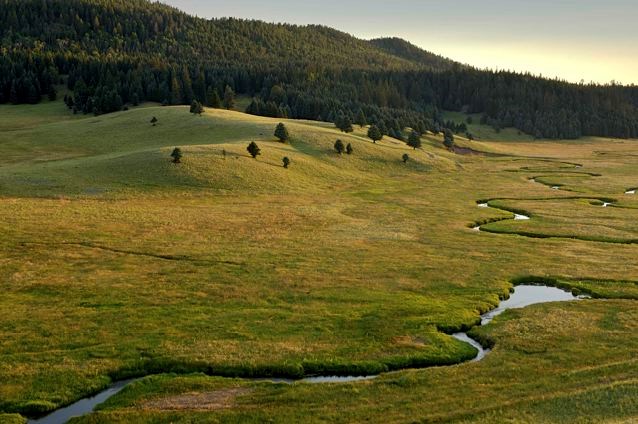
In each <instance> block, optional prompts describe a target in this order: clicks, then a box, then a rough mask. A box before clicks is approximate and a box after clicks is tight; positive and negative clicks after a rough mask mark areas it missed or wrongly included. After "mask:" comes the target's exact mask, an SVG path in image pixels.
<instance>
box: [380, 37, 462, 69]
mask: <svg viewBox="0 0 638 424" xmlns="http://www.w3.org/2000/svg"><path fill="white" fill-rule="evenodd" d="M370 44H372V45H373V46H376V47H377V48H379V49H381V50H383V51H384V52H386V53H389V54H391V55H393V56H396V57H400V58H403V59H406V60H408V61H410V62H412V63H417V64H419V65H423V66H425V67H427V68H429V69H438V70H448V69H450V68H451V67H452V65H453V64H454V62H452V61H451V60H450V59H447V58H445V57H443V56H439V55H436V54H434V53H431V52H427V51H425V50H423V49H421V48H419V47H417V46H415V45H414V44H412V43H410V42H408V41H405V40H403V39H401V38H397V37H391V38H375V39H373V40H370Z"/></svg>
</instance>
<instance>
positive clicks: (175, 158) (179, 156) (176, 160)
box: [171, 147, 182, 163]
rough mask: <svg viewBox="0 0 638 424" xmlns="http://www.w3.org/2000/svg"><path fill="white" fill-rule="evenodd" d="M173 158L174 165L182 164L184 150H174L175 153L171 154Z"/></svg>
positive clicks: (177, 148)
mask: <svg viewBox="0 0 638 424" xmlns="http://www.w3.org/2000/svg"><path fill="white" fill-rule="evenodd" d="M171 157H172V158H173V163H181V162H182V149H180V148H179V147H176V148H174V149H173V153H171Z"/></svg>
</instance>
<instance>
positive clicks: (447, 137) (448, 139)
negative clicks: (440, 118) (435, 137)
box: [443, 128, 454, 150]
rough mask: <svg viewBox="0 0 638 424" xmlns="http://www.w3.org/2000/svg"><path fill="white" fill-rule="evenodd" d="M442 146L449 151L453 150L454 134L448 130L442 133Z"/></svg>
mask: <svg viewBox="0 0 638 424" xmlns="http://www.w3.org/2000/svg"><path fill="white" fill-rule="evenodd" d="M443 145H444V146H445V147H447V148H448V149H449V150H452V149H453V148H454V133H453V132H452V130H450V129H449V128H446V129H445V131H444V138H443Z"/></svg>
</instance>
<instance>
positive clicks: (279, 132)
mask: <svg viewBox="0 0 638 424" xmlns="http://www.w3.org/2000/svg"><path fill="white" fill-rule="evenodd" d="M275 137H277V138H278V139H279V141H281V142H282V143H285V142H286V141H288V140H289V139H290V134H289V133H288V128H286V126H285V125H284V124H283V123H281V122H280V123H279V124H278V125H277V128H275Z"/></svg>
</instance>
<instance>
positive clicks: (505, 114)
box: [0, 0, 638, 138]
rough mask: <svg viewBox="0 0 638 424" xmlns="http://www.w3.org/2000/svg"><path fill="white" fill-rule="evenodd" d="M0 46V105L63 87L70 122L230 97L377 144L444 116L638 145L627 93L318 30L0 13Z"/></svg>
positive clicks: (65, 10) (34, 2)
mask: <svg viewBox="0 0 638 424" xmlns="http://www.w3.org/2000/svg"><path fill="white" fill-rule="evenodd" d="M0 40H1V43H2V44H1V48H2V52H3V54H2V55H1V56H0V71H1V73H0V103H16V104H18V103H35V102H38V101H39V100H40V99H41V98H42V97H43V96H49V97H51V98H54V97H55V95H56V94H55V89H54V87H55V84H57V83H60V81H61V77H60V76H61V75H62V76H64V78H65V79H64V81H65V83H66V84H67V85H68V88H69V89H71V90H73V95H72V96H68V97H67V99H66V101H67V104H68V105H69V107H70V108H71V109H72V110H74V111H75V112H76V113H95V114H100V113H108V112H112V111H115V110H119V109H120V108H122V107H123V105H126V104H137V103H139V102H142V101H155V102H159V103H163V104H191V102H192V101H193V100H197V101H199V102H201V103H203V104H205V105H208V106H213V107H215V106H214V105H216V104H219V99H220V98H223V97H224V93H225V90H226V87H230V89H231V90H232V91H233V92H235V93H238V94H241V95H247V96H251V97H253V98H254V99H255V100H254V101H253V102H252V103H251V105H250V107H249V108H248V112H249V113H254V114H258V115H266V116H273V117H290V118H304V119H319V120H324V121H331V122H334V120H335V119H336V117H337V116H347V117H348V118H350V119H351V120H352V121H353V122H354V120H355V119H356V117H357V115H360V112H361V113H362V114H363V115H364V116H365V117H366V121H367V122H368V123H374V124H375V125H377V126H378V127H379V128H380V129H385V130H386V134H390V135H392V134H391V130H395V129H397V127H398V126H403V127H402V128H404V127H406V126H407V127H412V128H420V129H428V130H434V131H437V130H442V129H443V128H450V124H451V123H445V122H442V120H441V119H440V112H441V111H442V110H452V111H463V112H468V113H478V114H482V115H483V118H482V122H483V123H486V124H489V125H492V126H494V127H495V128H497V129H499V128H504V127H515V128H518V129H519V130H521V131H524V132H526V133H528V134H531V135H534V136H536V137H539V138H540V137H543V138H577V137H580V136H582V135H599V136H613V137H623V138H628V137H638V109H637V107H638V89H636V87H623V86H618V85H606V86H601V85H576V84H568V83H565V82H561V81H555V80H546V79H542V78H536V77H533V76H531V75H524V74H517V73H510V72H490V71H482V70H477V69H473V68H470V67H466V66H461V65H459V64H456V63H454V62H452V61H448V60H445V59H444V58H441V57H438V56H435V55H432V54H430V53H427V52H424V51H422V50H419V49H418V48H416V47H415V46H413V45H410V44H409V43H406V42H403V41H402V40H398V39H385V40H374V41H371V42H368V41H364V40H358V39H356V38H354V37H351V36H349V35H347V34H344V33H341V32H338V31H336V30H332V29H330V28H326V27H320V26H306V27H302V26H294V25H275V24H267V23H264V22H259V21H245V20H238V19H217V20H205V19H199V18H195V17H191V16H188V15H186V14H184V13H182V12H180V11H178V10H176V9H174V8H171V7H168V6H164V5H161V4H158V3H149V2H146V1H143V0H130V1H124V0H22V1H18V0H0ZM456 125H457V126H458V125H460V124H456ZM454 130H455V131H461V130H462V129H460V128H454ZM397 131H398V129H397Z"/></svg>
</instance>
